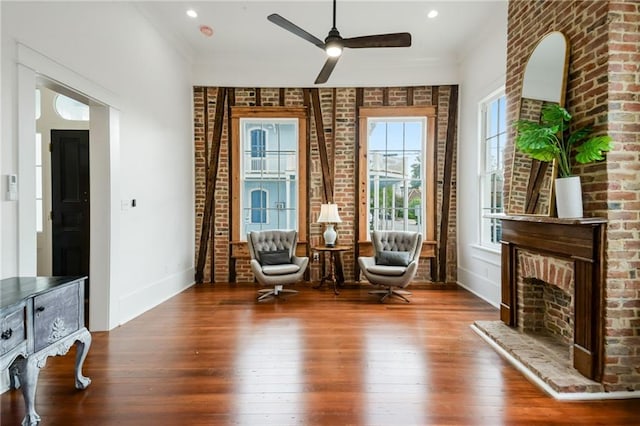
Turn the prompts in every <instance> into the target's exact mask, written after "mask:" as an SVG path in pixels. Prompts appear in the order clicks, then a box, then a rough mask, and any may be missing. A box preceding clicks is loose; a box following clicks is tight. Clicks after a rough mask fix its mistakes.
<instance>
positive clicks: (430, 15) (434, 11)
mask: <svg viewBox="0 0 640 426" xmlns="http://www.w3.org/2000/svg"><path fill="white" fill-rule="evenodd" d="M436 16H438V11H437V10H435V9H434V10H430V11H429V13H427V18H435V17H436Z"/></svg>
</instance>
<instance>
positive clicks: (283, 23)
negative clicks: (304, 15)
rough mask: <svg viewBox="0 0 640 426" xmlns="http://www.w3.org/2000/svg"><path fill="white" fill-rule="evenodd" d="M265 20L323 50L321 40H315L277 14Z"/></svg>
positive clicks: (312, 36) (315, 38)
mask: <svg viewBox="0 0 640 426" xmlns="http://www.w3.org/2000/svg"><path fill="white" fill-rule="evenodd" d="M267 19H268V20H269V21H271V22H273V23H274V24H276V25H277V26H279V27H282V28H284V29H285V30H287V31H289V32H291V33H293V34H295V35H297V36H298V37H301V38H303V39H305V40H307V41H308V42H310V43H312V44H315V45H316V46H318V47H319V48H320V49H323V50H324V42H323V41H322V40H320V39H319V38H317V37H316V36H314V35H312V34H309V33H308V32H306V31H305V30H303V29H302V28H300V27H299V26H297V25H296V24H294V23H293V22H291V21H289V20H287V19H285V18H283V17H282V16H280V15H278V14H277V13H272V14H271V15H269V16H267Z"/></svg>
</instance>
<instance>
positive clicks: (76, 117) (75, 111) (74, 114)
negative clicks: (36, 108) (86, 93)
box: [55, 95, 89, 121]
mask: <svg viewBox="0 0 640 426" xmlns="http://www.w3.org/2000/svg"><path fill="white" fill-rule="evenodd" d="M55 109H56V112H57V113H58V115H59V116H60V117H62V118H64V119H65V120H73V121H89V106H88V105H85V104H83V103H81V102H78V101H76V100H75V99H71V98H69V97H67V96H65V95H57V96H56V99H55Z"/></svg>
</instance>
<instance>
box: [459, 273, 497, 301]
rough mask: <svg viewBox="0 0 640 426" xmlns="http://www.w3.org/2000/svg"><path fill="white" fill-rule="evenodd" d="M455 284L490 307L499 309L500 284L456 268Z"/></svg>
mask: <svg viewBox="0 0 640 426" xmlns="http://www.w3.org/2000/svg"><path fill="white" fill-rule="evenodd" d="M457 284H458V285H459V286H460V287H462V288H464V289H465V290H467V291H469V292H470V293H473V294H475V295H476V296H478V297H479V298H480V299H482V300H484V301H485V302H487V303H489V304H490V305H492V306H495V307H496V308H499V307H500V283H495V282H493V281H490V280H488V279H486V278H484V277H481V276H479V275H477V274H475V273H473V272H472V271H469V270H467V269H464V268H458V281H457Z"/></svg>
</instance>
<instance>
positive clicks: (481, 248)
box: [470, 244, 502, 255]
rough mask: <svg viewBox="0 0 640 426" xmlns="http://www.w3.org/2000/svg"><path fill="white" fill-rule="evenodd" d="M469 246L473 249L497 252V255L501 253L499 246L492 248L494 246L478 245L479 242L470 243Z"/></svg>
mask: <svg viewBox="0 0 640 426" xmlns="http://www.w3.org/2000/svg"><path fill="white" fill-rule="evenodd" d="M470 247H471V248H473V249H475V250H482V251H484V252H487V253H491V254H498V255H499V254H500V253H502V252H501V250H500V247H495V248H494V247H488V246H483V245H480V244H470Z"/></svg>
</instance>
